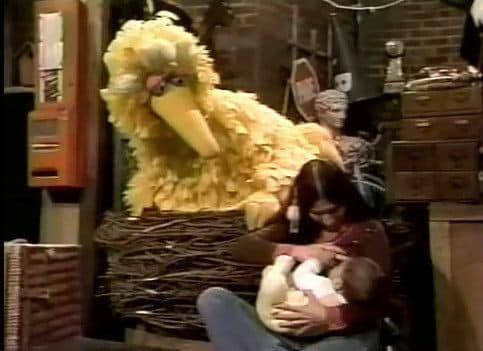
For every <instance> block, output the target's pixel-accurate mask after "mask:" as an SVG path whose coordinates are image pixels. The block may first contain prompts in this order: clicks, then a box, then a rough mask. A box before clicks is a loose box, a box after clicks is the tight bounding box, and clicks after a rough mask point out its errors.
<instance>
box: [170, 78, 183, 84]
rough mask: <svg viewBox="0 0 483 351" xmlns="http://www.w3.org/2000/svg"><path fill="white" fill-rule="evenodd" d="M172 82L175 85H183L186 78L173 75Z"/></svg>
mask: <svg viewBox="0 0 483 351" xmlns="http://www.w3.org/2000/svg"><path fill="white" fill-rule="evenodd" d="M171 83H172V84H173V85H177V86H182V85H184V79H183V77H173V78H172V79H171Z"/></svg>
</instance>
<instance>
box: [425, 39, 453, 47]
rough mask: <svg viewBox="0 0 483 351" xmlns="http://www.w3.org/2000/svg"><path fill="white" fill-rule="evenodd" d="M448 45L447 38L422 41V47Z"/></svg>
mask: <svg viewBox="0 0 483 351" xmlns="http://www.w3.org/2000/svg"><path fill="white" fill-rule="evenodd" d="M444 44H448V38H438V39H428V40H425V41H424V45H431V46H434V45H444Z"/></svg>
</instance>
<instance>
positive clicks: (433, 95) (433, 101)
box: [401, 91, 443, 116]
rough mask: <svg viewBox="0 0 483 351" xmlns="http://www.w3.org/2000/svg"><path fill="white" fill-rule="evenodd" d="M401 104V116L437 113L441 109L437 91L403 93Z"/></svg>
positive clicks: (440, 100) (439, 95) (439, 96)
mask: <svg viewBox="0 0 483 351" xmlns="http://www.w3.org/2000/svg"><path fill="white" fill-rule="evenodd" d="M401 104H402V106H401V108H402V113H403V116H414V115H418V114H421V113H423V114H424V113H431V112H438V111H440V110H441V109H442V108H443V107H442V99H441V94H439V91H425V92H413V91H411V92H404V93H403V95H402V101H401Z"/></svg>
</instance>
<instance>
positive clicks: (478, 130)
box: [387, 85, 482, 202]
mask: <svg viewBox="0 0 483 351" xmlns="http://www.w3.org/2000/svg"><path fill="white" fill-rule="evenodd" d="M401 109H402V119H401V123H400V130H399V136H400V139H401V140H399V141H393V142H392V143H391V148H390V151H389V158H388V161H387V163H388V165H389V177H388V183H389V185H388V187H387V188H388V189H389V190H390V193H389V198H390V199H391V200H395V201H411V202H412V201H440V200H447V201H471V200H476V199H477V198H478V196H479V184H478V175H477V170H478V147H479V144H480V143H481V139H482V91H481V86H480V85H474V86H468V87H463V88H458V89H448V90H438V91H418V92H413V91H410V92H404V93H403V94H402V102H401Z"/></svg>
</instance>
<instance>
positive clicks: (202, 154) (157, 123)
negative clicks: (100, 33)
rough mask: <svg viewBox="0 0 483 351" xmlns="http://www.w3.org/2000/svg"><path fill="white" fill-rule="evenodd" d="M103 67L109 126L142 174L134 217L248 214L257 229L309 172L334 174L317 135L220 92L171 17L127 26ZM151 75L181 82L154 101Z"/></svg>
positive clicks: (245, 97) (204, 60)
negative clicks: (319, 166)
mask: <svg viewBox="0 0 483 351" xmlns="http://www.w3.org/2000/svg"><path fill="white" fill-rule="evenodd" d="M104 62H105V64H106V67H107V69H108V72H109V82H108V85H107V87H106V89H103V90H102V91H101V96H102V98H103V99H104V100H105V101H106V104H107V108H108V110H109V112H110V116H109V121H110V122H111V123H113V124H114V126H115V127H116V128H117V129H118V130H120V131H121V132H122V133H124V134H125V135H126V136H128V137H129V138H130V146H131V147H132V148H133V150H134V151H133V155H134V157H135V159H136V161H137V165H138V170H137V172H136V174H135V175H134V176H133V178H132V179H131V180H130V182H129V184H128V187H127V189H126V194H125V199H126V202H127V204H128V205H129V207H130V208H131V210H132V212H133V213H135V214H140V213H141V212H142V210H143V209H144V208H146V207H152V206H156V207H158V208H159V209H160V210H177V211H201V210H228V209H233V208H244V209H245V210H246V213H247V221H248V223H249V226H250V227H257V226H260V225H263V223H265V222H266V221H267V220H268V219H269V218H270V217H271V216H272V215H273V214H274V213H275V212H277V211H278V210H279V209H280V202H281V201H284V200H285V199H286V197H287V195H288V191H289V188H290V186H291V184H292V182H293V179H294V177H295V176H296V174H297V173H298V171H299V169H300V167H301V166H302V165H303V164H304V163H305V162H307V161H309V160H311V159H314V158H318V157H322V158H326V159H330V160H333V161H334V162H337V163H339V164H340V156H339V155H338V153H337V151H336V148H335V144H334V142H333V140H332V138H331V136H330V134H329V133H328V131H327V130H325V129H324V128H322V127H321V126H319V125H315V124H306V125H300V126H296V125H294V124H293V123H292V122H291V121H289V120H288V119H286V118H285V117H283V116H281V115H280V114H278V113H277V112H276V111H274V110H273V109H271V108H269V107H267V106H265V105H263V104H261V103H260V102H258V101H257V99H256V97H255V96H254V95H252V94H247V93H243V92H232V91H225V90H220V89H216V88H215V85H216V84H218V82H219V77H218V75H217V74H216V73H215V72H214V70H213V66H212V64H213V60H212V59H211V58H210V57H209V56H208V53H207V51H206V49H205V48H204V47H202V46H200V45H199V44H198V41H197V39H196V38H195V37H194V36H193V35H192V34H190V33H187V32H186V31H185V30H184V29H183V28H181V27H177V26H175V25H173V24H172V23H171V20H170V19H169V18H168V17H163V18H158V19H154V20H150V21H144V22H143V21H129V22H127V23H126V24H125V25H124V26H123V27H122V29H121V30H120V31H119V33H117V36H116V38H115V39H114V40H113V41H112V43H111V44H110V45H109V47H108V50H107V52H106V54H105V55H104ZM150 75H160V76H163V77H165V76H171V77H172V76H174V77H183V80H184V81H183V84H182V85H181V86H179V85H175V86H170V87H168V88H167V89H166V90H165V91H162V92H161V93H160V94H157V95H156V96H154V95H151V93H150V91H148V89H147V88H146V80H147V78H148V77H149V76H150Z"/></svg>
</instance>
